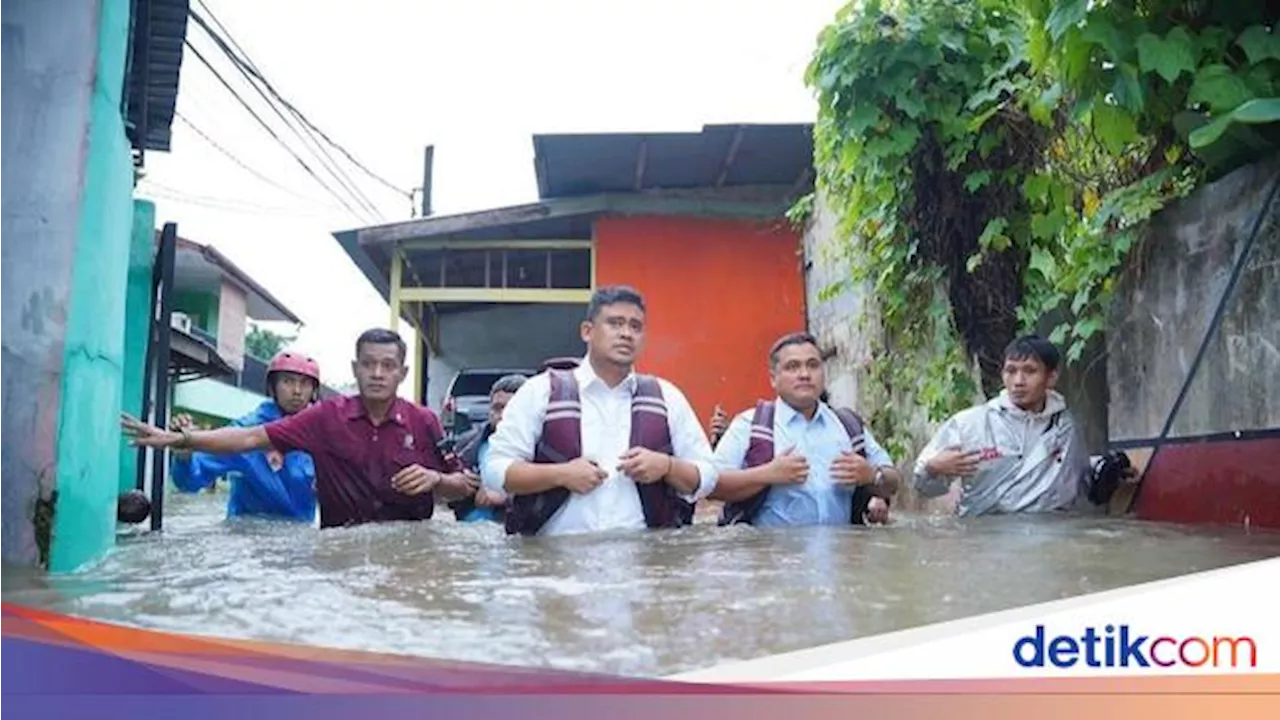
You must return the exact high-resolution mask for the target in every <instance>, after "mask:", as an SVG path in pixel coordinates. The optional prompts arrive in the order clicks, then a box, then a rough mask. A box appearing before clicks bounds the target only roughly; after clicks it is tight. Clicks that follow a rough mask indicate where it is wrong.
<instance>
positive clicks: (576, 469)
mask: <svg viewBox="0 0 1280 720" xmlns="http://www.w3.org/2000/svg"><path fill="white" fill-rule="evenodd" d="M559 475H560V487H563V488H565V489H566V490H569V491H571V492H575V493H578V494H579V495H585V494H587V493H589V492H591V491H592V490H595V489H596V488H598V487H600V485H601V483H603V482H604V479H605V478H607V477H609V473H607V472H605V471H604V469H602V468H601V467H600V466H599V465H597V464H595V463H594V462H591V461H590V460H587V459H586V458H578V459H577V460H574V461H572V462H567V463H565V464H564V465H563V466H561V468H560V472H559Z"/></svg>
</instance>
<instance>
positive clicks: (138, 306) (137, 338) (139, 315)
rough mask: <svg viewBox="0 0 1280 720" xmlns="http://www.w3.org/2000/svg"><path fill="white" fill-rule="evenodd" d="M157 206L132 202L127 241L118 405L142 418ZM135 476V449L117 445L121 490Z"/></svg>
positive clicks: (136, 476) (139, 201)
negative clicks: (120, 388)
mask: <svg viewBox="0 0 1280 720" xmlns="http://www.w3.org/2000/svg"><path fill="white" fill-rule="evenodd" d="M155 236H156V205H155V203H153V202H151V201H150V200H134V201H133V238H132V240H131V242H130V244H129V275H128V285H127V289H126V291H125V305H124V383H123V386H124V390H123V393H122V394H121V396H120V400H121V403H120V407H121V408H123V409H124V411H125V412H127V413H129V414H130V415H133V416H134V417H142V391H143V385H144V383H145V381H146V378H145V377H144V376H145V374H146V364H147V342H148V340H149V335H150V329H151V268H152V266H153V265H154V264H155V249H156V238H155ZM137 478H138V451H137V450H136V449H134V448H132V447H129V446H128V445H124V444H122V445H121V447H120V485H119V490H120V492H125V491H127V490H132V489H133V487H134V483H135V482H137Z"/></svg>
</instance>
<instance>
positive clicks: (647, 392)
mask: <svg viewBox="0 0 1280 720" xmlns="http://www.w3.org/2000/svg"><path fill="white" fill-rule="evenodd" d="M631 445H632V446H633V447H644V448H649V449H650V450H653V451H654V452H660V453H664V454H670V453H671V424H670V419H669V417H668V414H667V401H666V398H664V397H662V384H661V383H659V382H658V379H657V378H656V377H654V376H652V375H637V376H636V389H635V392H634V393H633V394H632V395H631Z"/></svg>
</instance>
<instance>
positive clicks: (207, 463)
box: [169, 408, 262, 493]
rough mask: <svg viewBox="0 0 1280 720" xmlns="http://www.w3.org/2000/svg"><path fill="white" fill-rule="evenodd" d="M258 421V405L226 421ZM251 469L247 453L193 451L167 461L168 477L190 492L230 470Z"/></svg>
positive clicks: (249, 424) (250, 423) (251, 423)
mask: <svg viewBox="0 0 1280 720" xmlns="http://www.w3.org/2000/svg"><path fill="white" fill-rule="evenodd" d="M260 424H262V418H261V408H258V409H256V410H254V411H253V412H251V413H249V414H248V415H246V416H244V417H241V418H236V419H235V420H232V421H231V422H230V423H229V425H231V426H232V427H253V426H254V425H260ZM251 470H252V468H250V467H249V459H248V457H247V456H246V455H211V454H209V453H203V452H194V453H191V455H190V456H189V457H187V458H185V459H181V458H176V457H175V458H173V460H172V461H171V462H170V463H169V477H171V478H172V479H173V484H174V485H176V486H177V488H178V489H179V490H181V491H183V492H191V493H193V492H199V491H200V490H202V489H203V488H207V487H210V486H211V485H213V483H214V481H215V480H217V479H218V478H219V477H222V476H223V475H226V474H227V473H229V472H238V473H247V472H250V471H251Z"/></svg>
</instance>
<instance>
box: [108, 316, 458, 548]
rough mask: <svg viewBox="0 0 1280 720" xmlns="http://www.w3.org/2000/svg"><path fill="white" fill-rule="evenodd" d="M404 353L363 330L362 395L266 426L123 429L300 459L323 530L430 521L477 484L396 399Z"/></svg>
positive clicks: (434, 423) (169, 441)
mask: <svg viewBox="0 0 1280 720" xmlns="http://www.w3.org/2000/svg"><path fill="white" fill-rule="evenodd" d="M404 362H405V344H404V340H402V339H401V338H400V336H399V335H397V334H396V333H395V332H392V331H391V330H382V329H374V330H367V331H365V332H364V333H363V334H361V335H360V337H359V339H357V340H356V359H355V360H354V361H352V363H351V370H352V373H353V374H354V375H355V378H356V385H357V387H358V388H359V395H357V396H355V397H345V396H341V397H335V398H330V399H328V400H325V401H324V402H321V403H317V404H315V405H312V406H311V407H309V408H307V409H306V410H303V411H302V412H300V413H298V414H296V415H290V416H287V417H284V418H281V419H280V420H275V421H273V422H269V423H267V424H265V425H255V426H253V427H244V428H241V427H226V428H220V429H217V430H207V431H200V432H193V431H190V430H188V429H185V428H183V429H180V430H179V431H177V432H174V431H169V430H162V429H160V428H157V427H154V426H152V425H147V424H145V423H142V422H140V421H138V420H137V419H135V418H132V417H129V416H128V415H125V416H123V418H122V420H121V425H122V426H123V428H124V431H125V434H126V435H128V436H132V437H133V438H134V441H133V442H134V444H135V445H143V446H148V447H169V448H176V449H182V450H198V451H202V452H207V453H214V454H220V455H233V454H239V453H247V452H251V451H253V450H266V449H268V448H275V449H276V450H278V451H280V452H289V451H292V450H303V451H305V452H308V453H310V454H311V456H312V458H314V460H315V466H316V496H317V499H318V500H319V503H320V527H322V528H329V527H338V526H344V525H357V524H360V523H366V522H382V521H392V520H426V519H428V518H430V517H431V515H432V512H433V510H434V508H435V493H436V492H439V493H440V494H441V495H442V496H444V497H445V499H455V498H459V497H464V496H466V495H469V494H470V493H472V492H474V491H475V488H476V484H475V482H474V480H472V479H470V478H469V477H467V476H466V475H464V474H463V473H461V472H457V471H456V468H453V467H446V462H445V459H444V457H443V456H442V454H441V452H440V450H439V448H438V445H437V443H439V442H440V440H441V438H442V437H443V436H444V431H443V429H442V428H441V426H440V419H439V418H438V417H436V415H435V413H433V412H432V411H431V410H429V409H427V408H424V407H419V406H417V405H414V404H413V403H410V402H408V401H406V400H403V399H401V398H399V397H397V396H396V389H397V388H399V387H400V383H402V382H403V381H404V378H405V375H407V374H408V368H406V367H405V364H404Z"/></svg>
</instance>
